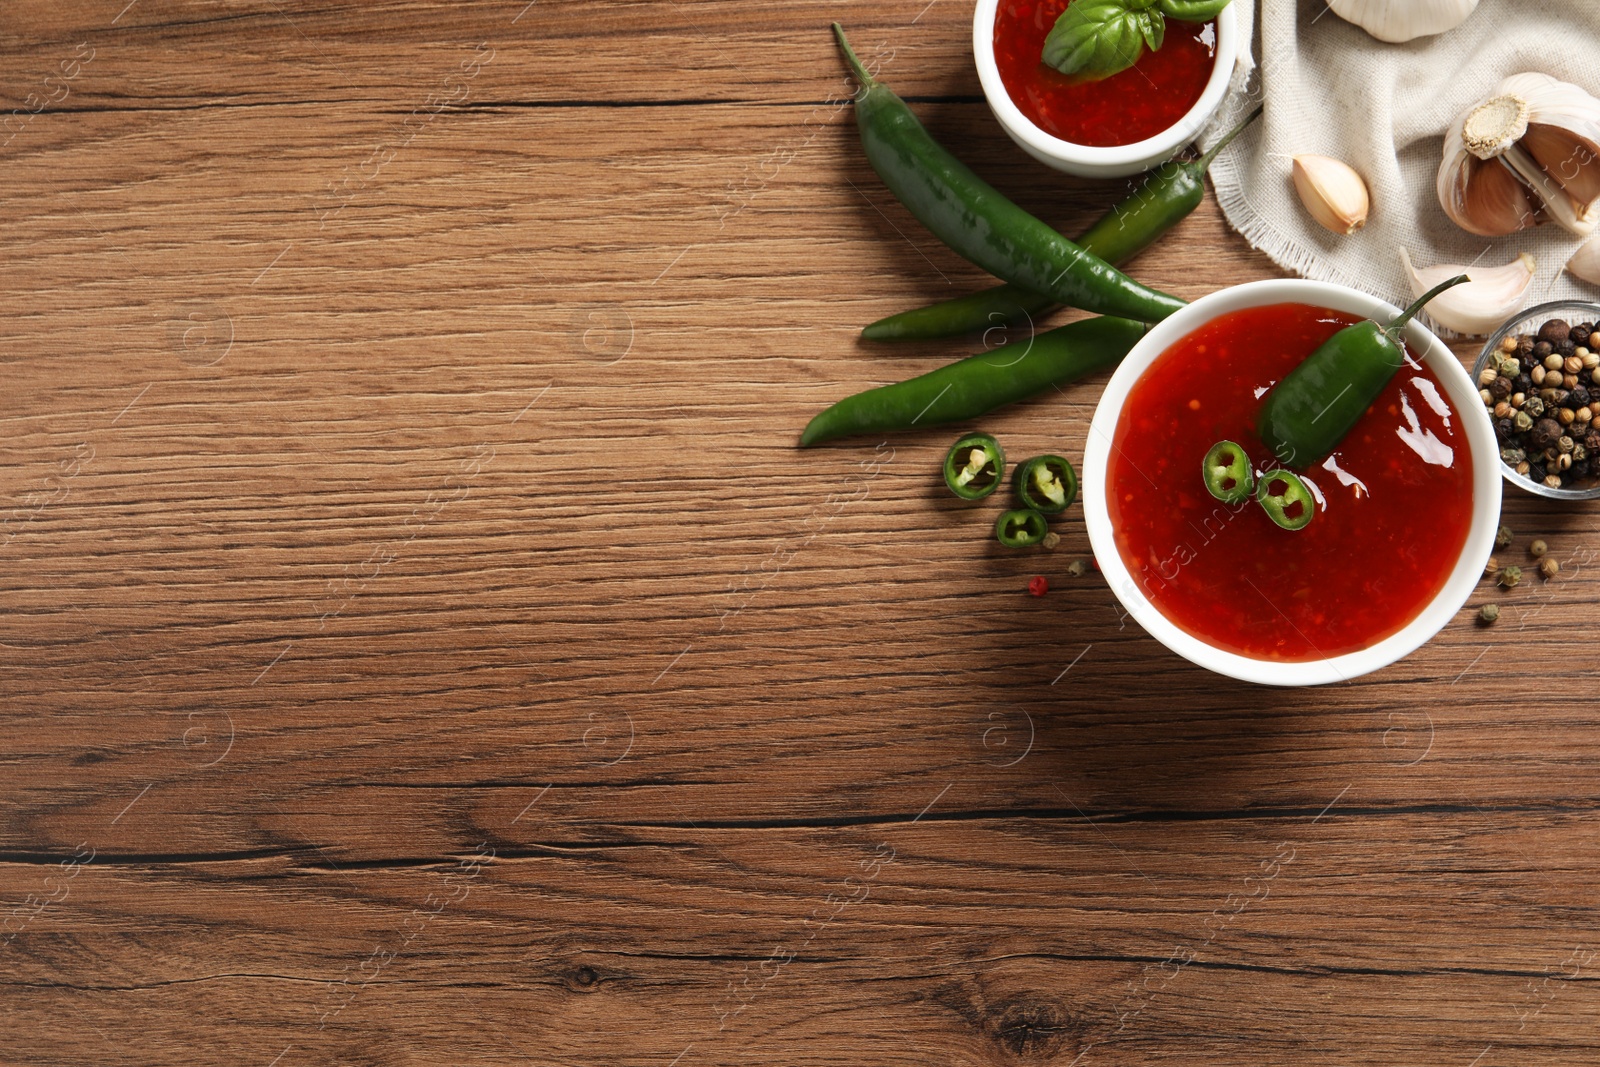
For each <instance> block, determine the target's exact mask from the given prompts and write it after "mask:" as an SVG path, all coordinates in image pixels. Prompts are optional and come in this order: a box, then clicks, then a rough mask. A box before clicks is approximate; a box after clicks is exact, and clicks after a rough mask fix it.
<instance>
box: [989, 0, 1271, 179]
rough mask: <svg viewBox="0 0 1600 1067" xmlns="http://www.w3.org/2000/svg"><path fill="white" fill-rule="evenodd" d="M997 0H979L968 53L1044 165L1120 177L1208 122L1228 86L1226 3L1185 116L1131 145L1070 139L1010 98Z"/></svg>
mask: <svg viewBox="0 0 1600 1067" xmlns="http://www.w3.org/2000/svg"><path fill="white" fill-rule="evenodd" d="M999 3H1000V0H978V7H977V10H976V11H975V12H974V13H973V16H972V54H973V56H974V57H975V58H976V59H977V61H978V80H979V81H980V82H982V83H983V95H984V96H985V97H986V98H988V101H989V110H991V111H993V112H994V116H995V118H997V119H999V120H1000V125H1001V127H1002V128H1003V129H1004V130H1005V131H1006V133H1008V134H1010V135H1011V139H1012V140H1013V141H1015V142H1017V144H1019V145H1021V146H1022V150H1023V151H1025V152H1027V153H1028V154H1029V155H1030V156H1032V157H1033V158H1034V159H1037V160H1038V161H1039V162H1041V163H1044V164H1045V165H1047V166H1051V167H1054V168H1056V169H1057V170H1062V171H1066V172H1067V173H1068V174H1076V175H1078V176H1079V177H1082V178H1122V177H1126V176H1127V175H1130V174H1139V173H1141V172H1143V171H1147V170H1149V169H1150V168H1151V167H1154V166H1156V165H1157V164H1160V163H1164V162H1166V161H1167V160H1169V159H1171V158H1172V157H1173V156H1174V155H1176V154H1177V153H1178V150H1179V149H1181V148H1182V147H1183V146H1184V145H1186V144H1188V143H1189V142H1191V141H1193V140H1194V139H1195V137H1197V136H1198V135H1199V133H1200V131H1201V130H1202V129H1204V128H1205V125H1206V123H1207V122H1210V121H1211V116H1212V113H1213V112H1215V111H1216V110H1217V105H1218V104H1220V103H1222V98H1223V96H1224V95H1225V94H1226V93H1227V91H1228V82H1229V81H1230V80H1231V79H1232V77H1233V68H1234V64H1235V63H1236V62H1237V59H1238V51H1239V27H1238V18H1237V15H1236V13H1235V12H1234V10H1233V9H1234V5H1233V4H1229V5H1228V6H1227V7H1225V8H1223V9H1222V14H1220V15H1218V16H1217V54H1216V65H1215V66H1214V67H1212V69H1211V78H1210V80H1209V81H1207V82H1206V87H1205V89H1204V90H1203V91H1202V92H1201V93H1200V99H1199V100H1197V101H1196V102H1195V105H1194V107H1192V108H1190V109H1189V111H1188V113H1187V114H1185V115H1184V116H1183V118H1181V119H1179V120H1178V122H1177V123H1176V124H1175V125H1173V126H1170V127H1168V128H1167V129H1166V130H1163V131H1162V132H1161V133H1158V134H1156V135H1155V136H1154V137H1149V138H1146V139H1145V140H1143V141H1136V142H1134V143H1133V144H1129V145H1118V146H1116V147H1113V148H1096V147H1093V146H1090V145H1081V144H1074V143H1072V142H1071V141H1063V140H1062V139H1061V138H1059V137H1056V136H1054V135H1052V134H1048V133H1046V132H1045V131H1043V130H1041V129H1040V128H1039V127H1038V126H1035V125H1034V124H1033V120H1031V119H1029V118H1028V117H1027V116H1026V115H1024V114H1023V113H1022V110H1021V109H1020V108H1018V107H1017V105H1016V104H1014V103H1012V102H1011V96H1010V94H1008V93H1007V92H1006V87H1005V83H1004V82H1003V81H1001V80H1000V68H999V67H998V66H997V65H996V64H995V61H994V23H995V12H996V10H997V8H998V7H999Z"/></svg>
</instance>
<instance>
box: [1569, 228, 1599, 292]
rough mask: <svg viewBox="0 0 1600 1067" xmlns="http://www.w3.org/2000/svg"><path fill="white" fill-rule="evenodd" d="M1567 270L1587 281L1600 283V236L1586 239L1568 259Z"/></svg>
mask: <svg viewBox="0 0 1600 1067" xmlns="http://www.w3.org/2000/svg"><path fill="white" fill-rule="evenodd" d="M1567 272H1568V273H1570V274H1572V275H1573V276H1574V277H1577V278H1582V279H1583V280H1584V281H1586V282H1593V283H1594V284H1596V285H1600V237H1596V238H1592V239H1591V240H1589V241H1586V242H1585V243H1584V245H1583V247H1582V248H1580V249H1578V250H1577V251H1576V252H1574V253H1572V258H1571V259H1569V260H1567Z"/></svg>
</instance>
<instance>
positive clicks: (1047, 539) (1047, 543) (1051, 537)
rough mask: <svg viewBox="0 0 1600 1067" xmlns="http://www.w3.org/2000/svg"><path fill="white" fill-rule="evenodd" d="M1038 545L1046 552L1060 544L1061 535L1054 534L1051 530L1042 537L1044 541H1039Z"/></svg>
mask: <svg viewBox="0 0 1600 1067" xmlns="http://www.w3.org/2000/svg"><path fill="white" fill-rule="evenodd" d="M1039 543H1040V544H1041V545H1043V546H1044V547H1045V551H1047V552H1048V551H1050V550H1051V549H1053V548H1055V547H1056V546H1057V545H1059V544H1060V543H1061V535H1060V534H1058V533H1056V532H1055V531H1054V530H1051V531H1050V532H1049V533H1047V534H1045V535H1044V540H1043V541H1040V542H1039Z"/></svg>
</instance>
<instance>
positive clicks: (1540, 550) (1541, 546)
mask: <svg viewBox="0 0 1600 1067" xmlns="http://www.w3.org/2000/svg"><path fill="white" fill-rule="evenodd" d="M1548 551H1550V546H1549V545H1547V544H1545V543H1544V538H1542V537H1541V538H1540V539H1539V540H1537V541H1535V542H1534V543H1533V544H1531V545H1529V546H1528V555H1530V556H1532V557H1533V558H1534V559H1541V558H1543V556H1544V554H1545V553H1546V552H1548Z"/></svg>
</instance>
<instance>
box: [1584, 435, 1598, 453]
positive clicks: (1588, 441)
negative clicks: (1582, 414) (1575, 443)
mask: <svg viewBox="0 0 1600 1067" xmlns="http://www.w3.org/2000/svg"><path fill="white" fill-rule="evenodd" d="M1583 447H1584V448H1587V449H1588V450H1589V455H1591V456H1600V430H1590V431H1589V432H1588V434H1586V435H1585V436H1584V438H1583Z"/></svg>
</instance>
